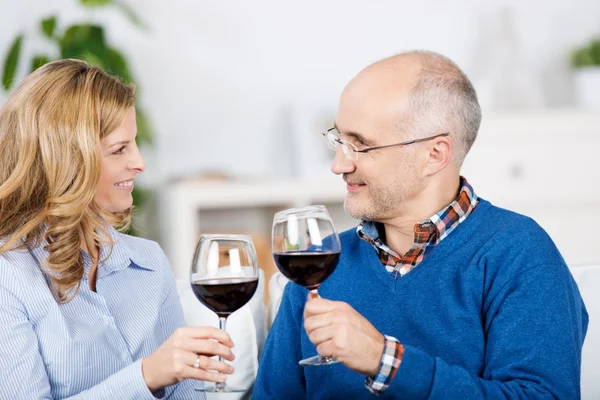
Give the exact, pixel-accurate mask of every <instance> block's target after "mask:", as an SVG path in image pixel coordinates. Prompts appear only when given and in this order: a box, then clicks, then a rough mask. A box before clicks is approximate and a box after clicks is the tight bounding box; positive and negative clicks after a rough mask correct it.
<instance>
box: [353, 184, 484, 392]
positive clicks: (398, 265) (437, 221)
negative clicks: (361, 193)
mask: <svg viewBox="0 0 600 400" xmlns="http://www.w3.org/2000/svg"><path fill="white" fill-rule="evenodd" d="M478 202H479V199H478V198H477V195H475V192H473V188H472V187H471V185H469V183H468V182H467V180H466V179H465V178H463V177H461V178H460V192H459V194H458V197H457V198H456V199H455V200H454V201H453V202H452V203H451V204H450V205H449V206H448V207H445V208H444V209H443V210H441V211H440V212H438V213H437V214H435V215H434V216H432V217H431V218H429V219H427V220H424V221H420V222H419V223H418V224H416V225H415V229H414V232H415V239H414V244H413V246H412V247H411V248H410V250H408V252H407V253H406V254H404V256H399V255H398V253H396V252H395V251H394V250H392V249H391V248H390V247H388V246H387V245H386V244H385V243H383V241H382V239H381V238H380V233H379V232H381V231H382V229H383V226H382V225H381V224H379V223H376V222H370V221H362V222H361V223H360V224H359V225H358V228H356V232H357V234H358V236H359V237H360V238H361V239H363V240H365V241H366V242H368V243H370V244H371V245H372V246H373V247H375V249H376V251H377V254H378V256H379V259H380V260H381V263H382V264H383V265H384V266H385V268H386V269H387V271H388V272H390V273H391V274H392V276H393V277H394V278H396V279H398V278H400V277H402V276H404V275H406V274H407V273H409V272H410V271H411V270H412V269H414V268H415V267H416V266H417V265H419V264H420V263H421V262H422V261H423V259H424V258H425V257H426V256H427V254H429V252H430V251H431V250H432V249H433V248H434V247H435V245H437V244H438V243H439V242H441V241H442V240H443V239H444V238H445V237H446V236H448V235H449V234H450V232H452V231H453V230H454V229H455V228H456V227H457V226H458V225H459V224H460V223H461V222H463V221H464V220H465V219H466V218H467V217H468V216H469V214H471V211H473V209H474V208H475V207H476V206H477V203H478ZM380 229H381V231H380ZM403 354H404V347H403V346H402V344H400V342H399V341H398V340H397V339H396V338H394V337H391V336H385V347H384V351H383V356H382V357H381V366H380V369H379V373H378V374H377V375H376V376H375V377H367V379H366V386H367V389H369V390H370V391H371V392H372V393H375V394H379V393H381V392H382V391H384V390H385V389H387V387H388V386H389V385H390V383H391V381H392V379H393V378H394V375H395V374H396V371H397V370H398V367H399V366H400V362H401V361H402V355H403Z"/></svg>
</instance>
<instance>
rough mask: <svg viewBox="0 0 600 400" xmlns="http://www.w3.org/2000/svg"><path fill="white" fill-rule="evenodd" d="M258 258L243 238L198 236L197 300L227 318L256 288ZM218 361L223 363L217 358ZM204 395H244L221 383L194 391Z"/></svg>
mask: <svg viewBox="0 0 600 400" xmlns="http://www.w3.org/2000/svg"><path fill="white" fill-rule="evenodd" d="M258 276H259V272H258V258H257V257H256V250H255V248H254V244H253V243H252V239H251V238H250V237H249V236H245V235H201V236H200V239H199V240H198V245H197V247H196V252H195V254H194V260H193V261H192V267H191V269H190V284H191V286H192V290H193V291H194V294H195V295H196V298H197V299H198V300H199V301H200V302H201V303H203V304H204V305H205V306H206V307H208V308H209V309H210V310H212V311H213V312H215V313H216V314H217V315H218V317H219V328H220V329H221V330H223V331H225V330H226V323H227V317H229V315H231V314H232V313H234V312H235V311H237V310H239V309H240V308H242V307H243V306H244V305H245V304H246V303H248V302H249V301H250V299H251V298H252V296H253V295H254V293H255V292H256V289H257V287H258ZM219 361H223V358H222V357H219ZM196 390H198V391H203V392H245V391H246V390H247V389H242V388H234V387H231V386H229V385H226V384H225V383H224V382H217V383H216V384H215V385H214V386H205V387H203V388H199V389H196Z"/></svg>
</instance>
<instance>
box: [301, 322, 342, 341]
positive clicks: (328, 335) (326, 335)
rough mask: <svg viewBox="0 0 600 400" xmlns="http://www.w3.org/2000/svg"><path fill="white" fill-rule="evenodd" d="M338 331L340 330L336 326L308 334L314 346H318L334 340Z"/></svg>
mask: <svg viewBox="0 0 600 400" xmlns="http://www.w3.org/2000/svg"><path fill="white" fill-rule="evenodd" d="M337 331H338V329H337V328H336V327H335V326H331V325H329V326H325V327H323V328H318V329H315V330H313V331H311V332H310V333H309V332H307V334H308V339H309V340H310V341H311V342H312V344H314V345H315V346H318V345H320V344H321V343H324V342H327V341H329V340H333V339H334V337H335V335H336V333H337Z"/></svg>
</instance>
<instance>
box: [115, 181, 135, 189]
mask: <svg viewBox="0 0 600 400" xmlns="http://www.w3.org/2000/svg"><path fill="white" fill-rule="evenodd" d="M115 186H118V187H131V186H133V179H130V180H128V181H123V182H119V183H115Z"/></svg>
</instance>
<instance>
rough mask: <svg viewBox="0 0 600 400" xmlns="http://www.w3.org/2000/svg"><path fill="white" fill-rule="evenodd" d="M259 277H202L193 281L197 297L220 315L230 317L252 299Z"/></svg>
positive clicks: (193, 288)
mask: <svg viewBox="0 0 600 400" xmlns="http://www.w3.org/2000/svg"><path fill="white" fill-rule="evenodd" d="M257 287H258V278H242V279H240V278H219V279H210V278H209V279H202V280H197V281H195V282H192V290H193V291H194V294H195V295H196V298H197V299H198V300H200V301H201V302H202V303H203V304H204V305H205V306H206V307H208V308H209V309H211V310H212V311H214V312H215V313H216V314H217V315H218V316H219V317H228V316H229V315H230V314H231V313H233V312H234V311H237V310H239V309H240V308H242V306H244V305H245V304H246V303H247V302H249V301H250V299H251V298H252V296H254V292H256V288H257Z"/></svg>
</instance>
